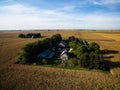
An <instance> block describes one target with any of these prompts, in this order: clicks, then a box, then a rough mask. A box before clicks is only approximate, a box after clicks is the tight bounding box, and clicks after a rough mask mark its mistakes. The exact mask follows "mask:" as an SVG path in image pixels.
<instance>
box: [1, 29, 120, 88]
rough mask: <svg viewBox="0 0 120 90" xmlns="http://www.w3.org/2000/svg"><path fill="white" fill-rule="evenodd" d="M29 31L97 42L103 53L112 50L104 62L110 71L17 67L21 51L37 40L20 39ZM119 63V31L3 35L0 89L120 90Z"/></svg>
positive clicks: (8, 33)
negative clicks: (19, 35)
mask: <svg viewBox="0 0 120 90" xmlns="http://www.w3.org/2000/svg"><path fill="white" fill-rule="evenodd" d="M28 32H40V33H41V35H42V36H44V38H47V37H50V36H52V35H53V34H56V33H60V34H61V35H62V37H63V38H68V37H69V36H75V37H78V38H81V39H85V40H87V41H89V42H93V41H94V42H97V43H98V44H99V45H100V47H101V50H104V49H107V50H109V53H108V54H105V57H106V58H105V59H106V60H108V61H109V62H108V65H109V67H110V72H101V71H97V70H69V69H59V68H50V67H42V66H32V65H18V64H15V63H16V61H17V53H18V52H19V50H20V49H21V48H22V47H23V46H24V45H25V44H27V43H29V42H34V41H37V40H38V39H31V38H29V39H22V38H18V37H17V36H18V34H20V33H28ZM107 32H108V33H107ZM113 33H114V34H113ZM44 38H41V39H39V40H42V39H44ZM119 63H120V32H119V31H118V32H115V31H114V32H111V31H106V32H105V31H100V32H99V31H74V30H71V31H70V30H66V31H18V32H0V90H120V64H119Z"/></svg>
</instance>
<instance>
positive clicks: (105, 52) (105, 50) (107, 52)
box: [101, 49, 119, 55]
mask: <svg viewBox="0 0 120 90" xmlns="http://www.w3.org/2000/svg"><path fill="white" fill-rule="evenodd" d="M101 53H102V54H104V55H105V54H117V53H119V52H118V51H117V50H108V49H104V50H102V51H101Z"/></svg>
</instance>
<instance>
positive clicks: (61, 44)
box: [58, 41, 66, 47]
mask: <svg viewBox="0 0 120 90" xmlns="http://www.w3.org/2000/svg"><path fill="white" fill-rule="evenodd" d="M58 46H62V47H65V46H66V43H65V42H64V41H61V42H60V43H59V44H58Z"/></svg>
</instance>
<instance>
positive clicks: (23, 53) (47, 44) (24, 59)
mask: <svg viewBox="0 0 120 90" xmlns="http://www.w3.org/2000/svg"><path fill="white" fill-rule="evenodd" d="M61 40H62V37H61V35H60V34H56V35H53V36H52V37H51V38H46V39H44V40H43V41H36V42H33V43H28V44H27V45H25V46H24V47H23V48H22V49H21V50H20V52H19V63H20V64H30V63H34V62H38V63H42V60H40V59H39V58H38V57H37V55H38V54H39V53H41V52H43V51H44V50H46V49H50V48H51V43H52V47H56V46H57V45H58V43H59V42H60V41H61ZM43 62H44V61H43Z"/></svg>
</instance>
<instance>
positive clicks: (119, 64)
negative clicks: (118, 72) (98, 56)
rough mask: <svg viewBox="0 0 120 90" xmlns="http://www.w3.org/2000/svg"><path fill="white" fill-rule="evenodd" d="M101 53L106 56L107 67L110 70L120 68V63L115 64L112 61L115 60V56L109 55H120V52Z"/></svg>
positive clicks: (108, 51)
mask: <svg viewBox="0 0 120 90" xmlns="http://www.w3.org/2000/svg"><path fill="white" fill-rule="evenodd" d="M101 53H102V54H103V55H105V56H104V59H105V64H106V66H107V68H108V69H109V70H110V69H112V68H120V62H113V61H111V60H110V59H111V58H114V56H113V55H109V54H118V53H119V51H117V50H108V49H104V50H102V51H101ZM106 55H109V56H106Z"/></svg>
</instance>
